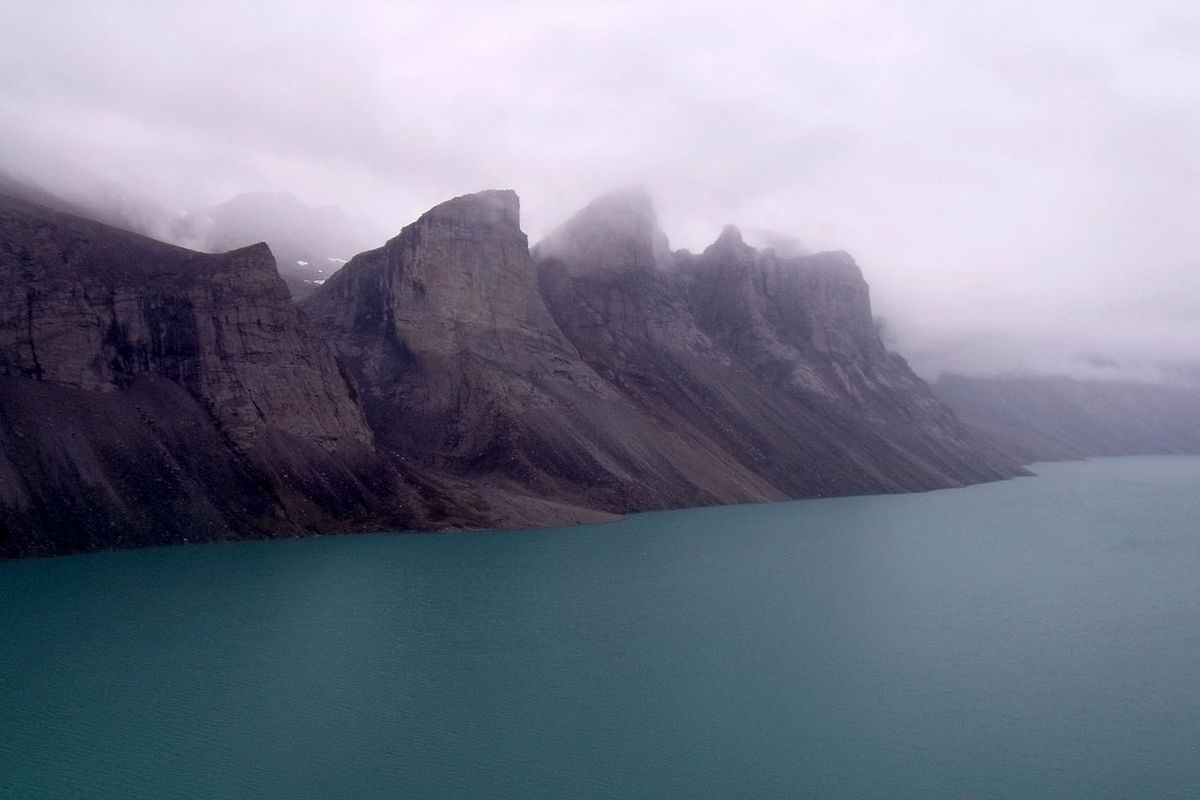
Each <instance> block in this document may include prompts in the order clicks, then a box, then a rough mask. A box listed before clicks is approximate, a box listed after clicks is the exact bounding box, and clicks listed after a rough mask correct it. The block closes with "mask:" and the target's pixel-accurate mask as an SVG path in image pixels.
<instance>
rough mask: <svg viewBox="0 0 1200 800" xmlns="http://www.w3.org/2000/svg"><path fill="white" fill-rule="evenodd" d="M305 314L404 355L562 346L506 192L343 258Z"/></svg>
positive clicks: (449, 207) (460, 200)
mask: <svg viewBox="0 0 1200 800" xmlns="http://www.w3.org/2000/svg"><path fill="white" fill-rule="evenodd" d="M304 306H305V307H306V308H307V309H308V310H309V312H310V314H311V315H312V316H313V318H314V319H315V320H316V321H317V323H318V325H320V326H322V327H324V328H326V329H327V330H337V331H341V332H342V333H343V334H345V333H349V332H353V331H357V332H360V333H364V334H369V335H372V336H374V335H375V334H376V333H378V332H383V333H386V334H387V335H388V336H390V337H394V339H395V340H396V341H398V342H401V343H403V345H404V347H405V348H407V350H408V351H409V352H411V353H421V352H426V353H429V352H435V351H436V352H443V353H452V352H460V351H464V350H467V351H470V352H475V353H493V352H496V351H498V350H501V349H504V348H506V347H510V345H511V342H510V341H509V339H510V338H511V337H513V336H516V337H522V338H525V339H528V338H529V337H534V338H541V339H543V340H556V339H557V340H561V334H560V333H559V332H558V330H557V328H555V327H554V325H553V322H552V320H551V319H550V315H549V313H548V312H547V311H546V308H545V305H544V304H543V303H542V300H541V297H540V295H539V294H538V288H537V275H536V271H535V269H534V265H533V261H532V260H531V258H530V255H529V244H528V240H527V238H526V236H525V234H524V233H523V232H522V231H521V228H520V201H519V199H518V198H517V194H516V192H513V191H511V190H502V191H498V190H490V191H484V192H478V193H476V194H468V195H463V196H461V197H455V198H454V199H452V200H447V201H446V202H444V203H441V204H440V205H437V206H435V207H434V208H432V209H430V210H429V211H427V212H426V213H425V214H423V215H421V217H420V218H418V219H417V221H416V222H414V223H412V224H410V225H407V226H405V228H404V229H403V230H402V231H401V232H400V234H399V235H397V236H396V237H394V238H393V239H391V240H390V241H389V242H388V243H387V244H385V245H384V246H383V247H381V248H378V249H376V250H370V251H368V252H366V253H361V254H359V255H358V256H356V257H354V258H353V259H351V260H350V262H349V263H348V264H347V265H346V266H345V267H343V268H342V269H341V270H340V271H339V272H338V273H337V274H336V275H334V276H333V277H332V278H330V279H329V280H328V281H326V283H325V285H324V286H322V287H321V288H320V289H319V290H318V291H317V292H315V293H314V295H313V296H312V297H311V298H309V299H308V300H306V301H305V302H304Z"/></svg>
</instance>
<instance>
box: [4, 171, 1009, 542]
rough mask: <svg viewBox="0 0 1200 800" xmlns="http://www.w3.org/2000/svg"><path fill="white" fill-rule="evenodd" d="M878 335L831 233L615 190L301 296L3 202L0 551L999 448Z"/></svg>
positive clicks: (396, 258) (560, 504)
mask: <svg viewBox="0 0 1200 800" xmlns="http://www.w3.org/2000/svg"><path fill="white" fill-rule="evenodd" d="M1022 472H1023V470H1022V469H1021V468H1020V467H1019V466H1018V458H1016V457H1014V455H1013V454H1012V453H1011V452H1006V451H1005V449H1004V448H1003V447H999V446H997V445H996V444H995V443H994V442H989V441H987V440H986V438H985V437H979V436H977V435H976V434H974V433H973V432H972V431H971V430H969V429H968V428H967V427H966V426H964V425H963V424H961V423H960V422H959V420H958V419H957V417H956V416H955V414H954V413H953V412H952V411H950V410H949V408H948V407H947V406H946V405H944V404H943V403H942V402H941V401H939V400H938V399H937V397H936V396H935V395H934V394H933V392H932V391H931V390H930V388H929V387H928V386H927V385H926V384H925V383H924V382H923V381H922V380H921V379H920V378H918V377H917V376H916V375H915V374H914V373H913V372H912V371H911V370H910V369H909V368H908V366H907V364H906V363H905V361H904V359H903V358H901V357H900V356H899V355H897V354H895V353H891V352H889V351H887V350H886V349H885V347H884V346H883V344H882V343H881V341H880V338H879V335H878V331H877V329H876V326H875V324H874V322H873V319H872V316H871V308H870V300H869V291H868V288H867V284H866V282H865V281H864V279H863V276H862V273H861V271H860V270H859V268H858V266H857V265H856V264H855V263H854V261H853V259H852V258H851V257H850V256H849V255H847V254H845V253H841V252H833V253H815V254H805V253H804V252H803V251H802V250H796V249H790V248H787V249H784V250H783V251H782V252H780V251H778V250H776V249H772V248H764V249H757V248H754V247H751V246H749V245H748V244H746V242H745V241H744V240H743V237H742V236H741V234H740V233H739V231H738V230H737V229H736V228H733V227H727V228H726V229H724V230H723V231H722V232H721V233H720V236H719V237H718V238H717V239H716V240H715V241H714V242H713V244H712V245H710V246H709V247H707V248H706V249H705V250H704V251H703V252H701V253H696V254H693V253H689V252H686V251H672V250H671V249H670V247H669V245H668V241H667V238H666V236H665V235H664V234H663V232H662V231H661V229H660V228H659V226H658V223H657V219H656V216H655V212H654V209H653V207H652V205H651V203H650V200H649V198H648V197H647V196H646V194H645V193H644V192H643V191H641V190H638V189H629V190H621V191H617V192H613V193H610V194H608V195H605V196H603V197H601V198H598V199H597V200H596V201H594V202H593V203H591V204H590V205H588V206H587V207H586V208H584V209H582V210H581V211H580V212H579V213H577V214H576V215H575V216H573V217H572V218H570V219H569V220H567V221H566V222H565V223H564V224H563V225H562V226H561V227H559V228H558V229H557V230H555V231H553V232H552V233H551V234H550V235H548V236H547V237H546V238H545V239H544V240H543V241H542V242H540V243H538V244H537V245H536V246H535V247H533V248H530V247H529V243H528V241H527V238H526V236H525V234H524V233H523V231H522V230H521V226H520V204H519V200H518V198H517V195H516V194H515V193H514V192H511V191H485V192H480V193H477V194H472V195H465V196H462V197H457V198H454V199H452V200H449V201H447V202H445V203H442V204H440V205H438V206H436V207H435V208H433V209H431V210H430V211H428V212H427V213H425V214H424V215H422V216H421V217H420V218H419V219H418V220H416V221H415V222H413V223H412V224H410V225H408V226H406V227H405V228H404V229H403V230H401V231H400V233H399V234H398V235H397V236H395V237H394V238H393V239H391V240H389V241H388V242H386V243H385V244H383V245H382V246H381V247H378V248H376V249H373V250H367V251H365V252H362V253H360V254H358V255H357V256H355V257H353V258H352V259H350V261H349V263H347V264H346V265H345V266H344V267H343V268H342V269H340V270H339V271H338V272H336V274H334V275H332V277H330V278H329V279H328V280H325V281H324V282H323V283H322V284H320V285H317V286H316V288H315V289H314V290H313V291H312V293H311V294H310V295H308V296H307V297H305V298H303V299H302V300H301V301H300V302H299V303H295V302H293V300H292V298H291V296H290V292H289V291H288V289H287V287H286V285H285V283H284V281H283V280H282V279H281V277H280V274H279V271H278V269H277V268H276V264H275V259H274V258H273V256H272V253H271V251H270V249H269V248H268V247H267V246H266V245H264V244H252V245H250V246H247V247H242V248H239V249H235V250H231V251H229V252H226V253H222V254H206V253H199V252H195V251H192V250H188V249H184V248H181V247H178V246H174V245H169V244H165V243H163V242H159V241H155V240H153V239H150V238H147V237H144V236H141V235H138V234H135V233H132V232H129V231H125V230H121V229H119V228H117V227H113V226H110V225H105V224H103V223H101V222H96V221H93V220H89V219H85V218H83V217H80V216H77V215H72V214H69V213H65V212H64V211H62V210H55V209H53V208H49V207H47V206H46V205H45V204H39V203H35V202H30V201H29V200H28V199H20V198H15V197H4V198H2V199H0V554H2V555H6V556H18V555H30V554H51V553H63V552H78V551H87V550H95V549H104V548H112V547H122V546H135V545H145V544H160V543H173V542H180V541H208V540H223V539H233V538H246V537H264V536H292V535H301V534H306V533H316V532H336V531H348V530H371V529H446V528H450V529H460V528H470V527H511V526H534V525H551V524H563V523H570V522H579V521H587V520H600V519H606V518H611V516H612V515H615V514H623V513H628V512H634V511H643V510H651V509H663V508H672V507H680V506H695V505H708V504H717V503H738V502H756V501H765V500H781V499H787V498H800V497H822V496H831V495H838V494H850V493H868V492H897V491H920V490H928V489H935V488H943V487H951V486H961V485H964V484H968V483H973V482H979V481H987V480H997V479H1002V478H1007V477H1011V476H1014V475H1018V474H1022Z"/></svg>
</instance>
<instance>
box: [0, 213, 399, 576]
mask: <svg viewBox="0 0 1200 800" xmlns="http://www.w3.org/2000/svg"><path fill="white" fill-rule="evenodd" d="M373 441H374V436H373V434H372V432H371V431H370V429H369V428H368V427H367V425H366V422H365V417H364V415H363V412H362V409H361V407H360V405H359V404H358V402H357V400H356V398H355V395H354V391H353V389H352V388H351V386H350V384H349V383H348V382H347V380H346V378H345V376H344V374H343V373H342V371H341V369H340V368H339V366H338V364H337V362H336V361H335V360H334V358H333V356H332V354H331V352H330V351H329V348H328V347H327V346H326V344H325V343H324V342H323V341H321V339H320V338H319V337H318V336H317V335H316V333H315V332H314V331H313V329H312V328H311V326H310V325H309V323H308V321H307V320H306V319H305V318H304V316H303V315H302V314H301V313H300V312H299V311H298V309H297V308H296V307H295V306H294V304H293V303H292V302H291V300H290V298H289V296H288V291H287V289H286V287H285V286H284V284H283V282H282V281H281V280H280V278H279V275H278V273H277V272H276V270H275V264H274V260H273V258H272V257H271V253H270V251H269V250H268V249H267V247H266V246H265V245H262V244H257V245H253V246H251V247H247V248H243V249H241V250H237V251H233V252H230V253H225V254H221V255H208V254H201V253H195V252H192V251H189V250H185V249H183V248H179V247H174V246H171V245H167V244H163V243H161V242H157V241H154V240H151V239H147V238H145V237H142V236H138V235H136V234H133V233H129V232H126V231H123V230H119V229H117V228H113V227H110V226H107V225H103V224H100V223H97V222H93V221H90V220H85V219H82V218H79V217H75V216H71V215H68V214H64V213H61V212H56V211H53V210H51V209H47V208H45V207H42V206H38V205H35V204H31V203H28V202H25V201H22V200H18V199H15V198H11V197H3V196H0V555H9V556H11V555H24V554H38V553H53V552H72V551H81V550H93V549H100V548H108V547H116V546H129V545H139V544H152V543H167V542H177V541H199V540H213V539H226V538H244V537H249V536H275V535H296V534H299V533H304V532H312V531H317V530H337V529H353V528H357V527H377V526H379V525H382V524H386V525H390V526H401V525H406V524H409V523H411V522H412V521H413V520H414V519H415V514H414V512H413V510H412V509H413V506H412V503H409V502H408V501H407V498H408V497H409V496H411V495H412V494H413V491H414V490H413V489H412V484H410V483H409V482H407V481H406V480H404V479H403V478H402V476H401V475H400V473H399V472H398V471H397V470H396V469H394V468H392V466H391V465H390V464H388V463H386V462H384V461H383V460H382V459H381V458H379V457H378V455H377V454H376V452H375V450H374V446H373Z"/></svg>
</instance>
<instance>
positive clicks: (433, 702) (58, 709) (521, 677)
mask: <svg viewBox="0 0 1200 800" xmlns="http://www.w3.org/2000/svg"><path fill="white" fill-rule="evenodd" d="M1038 472H1039V473H1040V474H1041V477H1038V478H1027V479H1020V480H1016V481H1009V482H1005V483H1000V484H992V485H987V486H977V487H972V488H968V489H960V490H951V491H944V492H934V493H931V494H925V495H907V496H890V497H861V498H846V499H838V500H820V501H809V502H800V503H784V504H776V505H764V506H750V507H733V508H719V509H707V510H694V511H683V512H672V513H664V514H649V515H644V516H639V517H635V518H631V519H629V520H626V521H623V522H620V523H616V524H612V525H603V526H593V527H585V528H575V529H568V530H560V531H552V532H524V533H486V534H469V535H375V536H354V537H331V538H323V539H310V540H302V541H288V542H273V543H245V544H233V545H219V546H207V547H180V548H165V549H156V550H143V551H134V552H123V553H108V554H101V555H94V556H81V557H72V558H60V559H52V560H44V561H26V562H12V563H7V564H0V693H2V695H0V700H2V702H0V797H2V798H20V799H21V800H39V799H40V798H54V800H63V799H64V798H88V799H89V800H92V799H93V798H122V799H126V798H130V799H132V798H146V799H147V800H171V798H255V799H256V800H259V799H264V800H270V799H271V798H288V799H289V800H296V799H304V798H460V797H461V798H487V797H513V798H555V799H556V800H559V799H563V798H617V797H620V798H721V799H722V800H727V799H728V798H742V797H744V798H782V797H815V798H921V800H928V799H929V798H1056V799H1057V798H1087V799H1088V800H1096V799H1097V798H1143V797H1144V798H1155V799H1156V800H1161V799H1164V798H1189V799H1190V798H1195V797H1197V796H1198V795H1200V756H1198V752H1200V525H1197V520H1200V459H1197V458H1184V457H1172V458H1128V459H1107V460H1099V461H1094V462H1087V463H1068V464H1050V465H1040V466H1039V467H1038Z"/></svg>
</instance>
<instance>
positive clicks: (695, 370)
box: [535, 192, 1012, 499]
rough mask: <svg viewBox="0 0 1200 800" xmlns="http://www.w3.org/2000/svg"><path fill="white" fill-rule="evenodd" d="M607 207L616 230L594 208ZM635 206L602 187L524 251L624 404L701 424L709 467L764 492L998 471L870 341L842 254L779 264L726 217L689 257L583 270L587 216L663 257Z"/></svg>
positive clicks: (873, 486) (933, 481)
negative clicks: (729, 467) (536, 262)
mask: <svg viewBox="0 0 1200 800" xmlns="http://www.w3.org/2000/svg"><path fill="white" fill-rule="evenodd" d="M618 203H620V204H623V206H624V208H625V209H626V213H625V214H623V215H621V216H620V217H619V218H620V219H622V220H624V222H625V225H624V227H623V228H621V227H620V226H618V225H614V224H612V223H611V220H612V219H613V218H614V216H615V215H613V214H611V213H608V211H607V210H608V209H609V208H611V207H612V206H613V205H615V204H618ZM597 208H601V209H604V210H605V213H604V214H602V215H597V214H596V209H597ZM648 209H649V202H648V200H646V198H645V197H644V196H640V195H639V194H638V193H636V192H635V193H632V194H630V193H622V194H620V195H616V196H610V197H608V198H605V199H604V201H603V202H602V203H598V204H593V205H592V206H590V207H589V208H587V209H585V210H584V211H583V212H581V213H580V214H579V215H577V216H576V217H575V218H573V219H572V220H570V221H568V222H567V223H566V225H565V226H564V228H563V229H561V230H559V231H557V232H555V233H553V234H551V235H550V236H549V237H548V238H547V240H546V241H547V243H549V245H550V246H546V245H545V244H539V245H538V246H537V248H535V254H536V255H537V256H538V257H539V259H540V269H541V272H542V276H543V282H542V284H543V291H544V293H545V296H546V298H547V302H548V304H549V306H550V308H551V310H552V312H553V313H554V315H555V319H556V320H557V321H558V322H559V324H560V326H562V327H563V330H564V331H565V332H566V334H567V337H568V338H569V339H570V340H571V342H572V343H573V344H574V345H575V346H576V348H577V349H578V350H579V351H580V353H581V354H582V355H583V357H584V359H585V360H586V361H587V362H588V363H589V364H590V365H591V366H592V367H593V368H594V369H596V370H597V372H599V373H600V374H602V375H606V376H608V377H610V378H611V380H612V381H613V383H614V385H615V386H617V387H618V388H619V390H620V392H621V393H622V394H623V395H624V396H625V397H626V398H628V400H629V401H630V402H631V403H633V404H635V405H637V406H638V407H640V408H643V409H646V410H649V411H651V412H652V413H653V415H654V416H655V417H656V418H657V419H660V420H668V419H671V420H674V421H673V423H672V425H676V426H678V427H679V428H680V429H681V430H687V429H688V428H689V427H690V428H695V427H699V430H698V431H694V432H690V434H689V435H690V436H693V437H695V436H702V437H704V438H705V439H708V440H709V441H711V442H712V444H713V446H714V447H716V448H717V450H718V452H720V453H721V454H722V455H721V460H722V462H723V463H726V464H740V465H741V466H743V467H744V468H745V469H746V470H748V471H751V472H753V473H754V474H756V475H757V476H758V477H759V478H760V479H762V480H764V481H765V483H766V484H767V485H768V486H769V487H770V490H771V495H783V496H787V497H807V496H814V495H825V494H845V493H850V492H868V491H900V490H918V489H928V488H934V487H938V486H952V485H959V484H961V483H964V482H971V481H979V480H989V479H995V478H999V477H1004V476H1007V475H1010V474H1012V469H1011V464H1009V463H1007V462H1006V460H1005V459H1004V458H1002V457H999V456H998V455H997V454H996V453H994V452H991V451H989V449H988V448H987V447H985V446H982V445H981V443H980V442H978V441H976V440H975V439H974V438H973V437H972V436H971V435H970V434H969V433H967V432H966V431H965V430H964V429H963V428H962V426H961V425H959V424H958V422H957V420H956V419H955V418H954V415H953V414H952V413H951V412H949V411H948V410H947V409H946V408H945V407H944V406H942V405H941V404H940V403H939V402H938V401H937V400H936V399H935V398H934V397H933V396H932V395H931V394H930V392H929V389H928V387H927V386H926V385H925V384H924V383H923V382H922V381H921V380H920V379H919V378H917V377H916V376H915V375H914V374H913V373H912V372H911V371H910V370H909V369H908V367H907V365H906V364H905V363H904V361H903V359H901V358H900V357H898V356H895V355H893V354H890V353H888V352H887V351H886V350H885V349H884V347H883V345H882V343H881V342H880V340H879V337H878V334H877V332H876V331H875V328H874V325H873V322H872V318H871V313H870V303H869V299H868V291H867V286H866V283H865V282H864V281H863V279H862V275H861V273H860V272H859V270H858V267H857V266H856V265H855V264H854V262H853V260H852V259H850V257H849V256H848V255H846V254H844V253H823V254H817V255H812V256H803V257H796V258H790V259H783V258H779V257H778V256H776V255H775V254H774V253H773V252H771V251H767V252H759V251H757V250H755V249H754V248H751V247H749V246H748V245H746V244H745V243H744V242H743V241H742V238H741V235H740V233H739V232H738V231H737V230H736V229H735V228H732V227H727V228H726V229H725V230H724V231H722V233H721V235H720V237H719V238H718V239H717V241H716V242H715V243H714V244H713V245H712V246H710V247H709V248H707V249H706V250H705V251H704V253H702V254H701V255H699V256H692V255H689V254H686V253H679V254H675V255H672V256H670V258H669V260H668V262H667V263H666V264H665V265H664V264H663V259H662V257H661V256H659V257H658V258H656V259H655V263H657V264H659V265H662V266H663V268H660V269H657V270H655V269H648V268H646V264H645V262H642V261H639V262H637V263H633V264H629V265H627V266H626V268H624V269H599V270H598V269H592V268H590V267H589V265H591V264H594V263H596V262H597V261H599V260H601V259H602V254H599V253H594V252H588V251H586V244H587V243H588V242H590V241H594V239H592V238H591V237H589V236H588V235H587V234H586V233H585V231H587V230H589V229H592V228H593V227H596V226H597V224H598V223H601V224H603V226H604V228H605V240H606V245H605V247H606V248H608V249H610V250H611V249H614V248H615V249H617V250H619V251H622V252H638V253H648V252H661V248H660V247H659V244H658V243H659V242H661V241H663V236H662V233H661V231H659V230H658V229H657V225H656V224H655V222H654V219H653V216H652V214H651V213H650V212H649V211H648ZM598 216H599V217H600V219H599V220H598V219H597V217H598ZM614 240H615V241H616V242H624V244H623V245H621V244H616V243H614ZM563 241H568V242H576V243H584V244H583V245H582V246H581V247H577V248H576V249H574V250H572V249H570V248H564V247H562V246H560V245H559V244H558V243H560V242H563ZM697 423H699V425H697ZM738 499H754V498H750V497H746V496H744V495H739V496H738Z"/></svg>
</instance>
